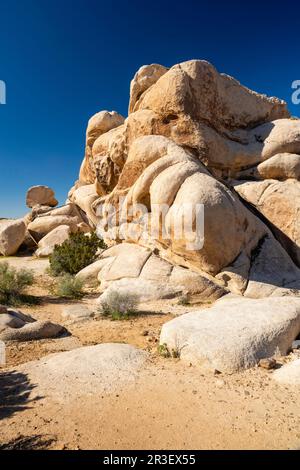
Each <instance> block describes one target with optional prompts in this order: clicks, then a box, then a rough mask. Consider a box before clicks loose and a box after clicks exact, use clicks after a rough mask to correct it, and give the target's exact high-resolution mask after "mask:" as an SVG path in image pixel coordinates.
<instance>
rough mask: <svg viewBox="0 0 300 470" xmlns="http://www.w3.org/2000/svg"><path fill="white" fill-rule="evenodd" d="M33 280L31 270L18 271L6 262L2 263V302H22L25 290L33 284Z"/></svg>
mask: <svg viewBox="0 0 300 470" xmlns="http://www.w3.org/2000/svg"><path fill="white" fill-rule="evenodd" d="M33 280H34V277H33V273H32V272H31V271H29V270H27V269H21V270H19V271H17V270H16V269H15V268H12V267H10V266H9V264H8V263H6V262H2V263H0V303H3V304H7V305H13V304H16V303H20V302H22V296H24V297H25V295H24V291H25V290H26V288H27V287H28V286H31V285H32V284H33ZM27 297H28V296H27Z"/></svg>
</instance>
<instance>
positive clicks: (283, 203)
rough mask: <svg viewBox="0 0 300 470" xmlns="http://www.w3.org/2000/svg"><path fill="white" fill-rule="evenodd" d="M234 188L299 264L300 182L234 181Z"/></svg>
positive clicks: (271, 180)
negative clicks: (265, 221) (269, 224)
mask: <svg viewBox="0 0 300 470" xmlns="http://www.w3.org/2000/svg"><path fill="white" fill-rule="evenodd" d="M234 187H235V189H236V191H237V192H238V193H239V194H240V195H241V196H242V198H243V199H245V200H246V201H247V202H249V203H251V204H253V205H254V206H255V207H256V208H257V209H258V211H259V212H261V213H262V215H263V216H264V217H265V218H266V219H267V220H268V221H269V222H270V223H271V224H272V226H273V227H274V230H275V232H274V233H275V234H276V236H277V238H278V239H279V240H280V242H281V243H282V245H283V246H284V247H285V249H286V250H287V251H288V252H289V253H290V256H291V257H292V258H293V260H294V261H295V262H296V263H297V265H298V266H300V217H299V208H300V182H299V181H296V180H288V181H276V180H273V179H266V180H264V181H247V182H238V183H236V184H235V186H234Z"/></svg>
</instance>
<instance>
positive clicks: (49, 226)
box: [28, 215, 81, 241]
mask: <svg viewBox="0 0 300 470" xmlns="http://www.w3.org/2000/svg"><path fill="white" fill-rule="evenodd" d="M80 222H81V220H80V219H79V218H78V217H71V216H68V215H56V216H51V215H48V216H44V217H38V218H37V219H35V220H34V221H33V222H31V223H30V224H29V225H28V230H29V232H30V234H31V235H32V236H33V237H34V239H35V240H37V241H40V240H41V239H42V238H43V237H45V236H46V235H47V234H48V233H50V232H51V231H52V230H54V229H55V228H57V227H59V226H60V225H67V226H68V227H70V229H71V231H72V232H76V231H77V224H79V223H80Z"/></svg>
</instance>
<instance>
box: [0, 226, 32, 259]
mask: <svg viewBox="0 0 300 470" xmlns="http://www.w3.org/2000/svg"><path fill="white" fill-rule="evenodd" d="M25 235H26V224H25V222H24V221H23V219H17V220H1V221H0V254H1V255H3V256H11V255H14V254H16V252H17V251H18V249H19V248H20V246H21V245H22V243H23V242H24V240H25Z"/></svg>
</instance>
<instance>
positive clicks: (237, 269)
mask: <svg viewBox="0 0 300 470" xmlns="http://www.w3.org/2000/svg"><path fill="white" fill-rule="evenodd" d="M299 158H300V120H298V119H293V118H291V117H290V114H289V112H288V110H287V105H286V103H285V102H284V101H282V100H280V99H277V98H269V97H267V96H265V95H261V94H258V93H255V92H253V91H251V90H249V89H248V88H246V87H244V86H243V85H241V84H240V83H239V82H238V81H237V80H235V79H234V78H232V77H230V76H228V75H225V74H220V73H219V72H218V71H217V70H216V69H215V68H214V67H213V66H212V65H211V64H209V63H208V62H206V61H202V60H192V61H188V62H184V63H181V64H178V65H175V66H173V67H171V68H170V69H167V68H166V67H163V66H161V65H157V64H152V65H149V66H144V67H142V68H141V69H140V70H139V71H138V72H137V73H136V75H135V76H134V78H133V81H132V82H131V87H130V103H129V115H128V117H127V118H126V119H124V118H122V116H120V115H119V114H117V113H116V112H108V111H102V112H100V113H98V114H96V115H95V116H94V117H92V118H91V119H90V121H89V124H88V128H87V134H86V151H85V156H84V159H83V162H82V165H81V169H80V173H79V180H78V181H77V182H76V183H75V186H74V187H73V188H72V189H71V191H70V193H69V199H70V201H72V202H73V203H75V204H77V205H79V207H80V208H81V209H82V210H83V211H84V212H85V213H86V215H87V217H88V218H89V220H90V222H91V223H93V224H95V225H98V227H99V229H98V230H99V233H100V234H101V235H102V236H103V237H104V239H105V241H106V243H107V244H108V245H114V244H119V245H120V244H121V243H122V244H123V245H125V246H124V247H123V249H122V248H120V250H121V251H124V250H125V249H126V247H127V248H128V244H134V245H136V246H139V247H140V248H146V249H148V250H150V251H151V253H152V254H155V255H156V256H157V257H158V258H160V259H161V260H164V261H165V262H167V263H169V264H170V265H171V266H172V271H173V269H174V268H176V267H181V268H184V269H186V270H188V271H189V272H190V273H194V274H197V275H199V276H200V277H201V279H206V280H207V282H209V283H212V284H214V286H215V289H216V291H217V290H218V289H219V290H221V289H223V290H224V291H231V292H232V293H234V294H238V295H244V296H246V297H253V298H260V297H266V296H271V295H272V296H282V295H299V289H300V270H299V259H300V258H299V250H300V238H299V233H300V231H299V220H300V218H299V214H298V213H299V207H300V182H299ZM121 200H122V204H121V206H120V201H121ZM139 204H143V205H144V206H146V208H147V210H148V214H147V215H148V217H147V218H145V217H144V216H143V215H141V213H138V212H137V213H135V211H134V207H136V206H137V205H139ZM185 204H190V205H192V207H197V205H199V204H200V205H201V204H202V205H203V206H204V234H203V235H204V237H203V238H204V244H203V246H200V247H199V248H196V249H193V250H190V249H189V248H188V243H187V241H190V236H192V235H193V236H194V238H196V239H197V236H198V234H197V233H196V234H187V236H185V237H183V238H181V239H178V238H176V237H175V236H174V233H173V231H172V227H173V225H172V224H174V221H175V223H177V222H178V221H179V217H180V214H179V213H178V207H183V206H184V205H185ZM161 205H167V206H168V208H169V209H168V213H167V216H166V217H165V218H164V220H163V221H162V220H160V219H159V217H157V207H158V206H161ZM111 207H113V208H114V210H115V214H114V215H115V217H114V218H112V217H111ZM107 214H109V215H107ZM112 220H114V224H113V225H112V223H111V221H112ZM193 222H195V220H193ZM155 224H157V230H156V235H153V231H150V230H149V227H151V229H152V228H153V226H154V225H155ZM162 234H163V235H164V236H162ZM166 234H167V235H166ZM199 235H200V234H199ZM188 239H189V240H188ZM122 256H123V255H122ZM105 257H106V258H108V257H109V254H108V255H107V256H106V255H105V253H104V254H103V255H102V258H103V259H104V258H105ZM118 257H119V255H117V259H118ZM120 259H122V258H120ZM103 263H104V261H103V262H102V263H101V260H100V261H99V262H98V266H101V269H99V272H98V276H99V279H100V281H101V285H102V286H103V287H105V286H106V283H107V278H106V277H107V269H106V268H103ZM120 263H121V264H122V263H123V262H122V261H120ZM113 266H115V267H116V266H117V261H116V259H115V260H114V264H113ZM90 269H92V268H90ZM97 269H98V268H97ZM121 272H122V270H120V271H119V275H118V276H119V278H118V279H113V280H112V282H116V281H118V282H120V281H121V279H122V275H121V274H120V273H121ZM141 272H142V269H141V271H140V272H139V273H138V274H137V275H136V276H135V278H138V279H140V274H141ZM101 273H104V274H101ZM129 277H132V276H129ZM126 278H128V273H127V272H126V273H125V274H124V279H125V280H124V281H123V282H124V283H126ZM162 279H163V280H164V279H165V277H164V274H163V268H162ZM152 282H155V281H154V280H152ZM158 284H160V283H159V282H157V285H158ZM160 286H161V284H160Z"/></svg>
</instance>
